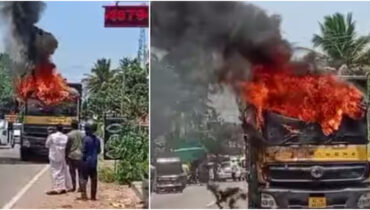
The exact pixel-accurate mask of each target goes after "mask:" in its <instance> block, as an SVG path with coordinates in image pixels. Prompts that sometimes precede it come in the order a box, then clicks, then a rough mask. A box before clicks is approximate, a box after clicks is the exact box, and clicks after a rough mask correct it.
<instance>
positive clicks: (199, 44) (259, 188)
mask: <svg viewBox="0 0 370 210" xmlns="http://www.w3.org/2000/svg"><path fill="white" fill-rule="evenodd" d="M151 8H152V11H151V32H152V33H151V40H152V42H151V44H152V46H154V47H157V48H159V49H161V50H163V51H164V52H166V57H165V58H166V59H167V60H168V61H169V62H170V63H171V64H172V65H173V66H175V69H186V76H189V77H190V79H191V82H188V81H187V80H186V79H188V78H185V79H183V80H182V82H183V83H184V84H186V85H188V86H189V87H192V86H195V85H198V86H199V87H207V88H209V87H212V86H214V85H220V84H221V85H227V86H229V87H231V88H232V89H233V90H234V93H235V96H236V102H237V104H238V108H239V112H240V119H241V122H242V126H243V129H244V133H245V143H246V151H247V152H246V154H247V155H246V160H247V162H248V163H247V167H248V168H249V175H248V183H249V184H248V188H249V189H248V204H249V207H251V208H337V207H338V208H369V207H370V186H369V180H370V179H369V155H370V150H369V149H368V134H367V131H368V111H367V103H368V98H367V81H368V79H367V77H366V76H360V77H358V76H347V77H339V76H337V75H334V74H332V73H329V72H325V71H322V70H321V69H323V68H320V66H319V65H316V63H314V62H315V61H312V60H311V61H310V60H309V59H308V60H304V59H299V60H298V59H295V58H294V56H293V54H294V48H293V47H292V46H291V45H290V43H289V42H288V41H287V40H285V39H283V37H282V35H281V31H280V22H281V17H280V16H279V15H268V14H266V13H265V12H264V10H262V9H260V8H258V7H256V6H254V5H251V4H247V3H244V2H153V3H152V5H151ZM189 66H191V68H189ZM181 75H182V74H181ZM184 75H185V74H184ZM152 84H154V82H152ZM162 84H164V85H163V86H164V87H162V88H163V89H164V90H165V89H166V88H167V89H168V86H167V84H166V83H164V82H163V81H160V82H157V83H156V84H155V85H156V86H158V87H157V88H158V89H160V88H161V85H162ZM200 97H201V96H200ZM161 100H162V101H163V100H164V99H162V98H161ZM163 106H164V105H163ZM221 194H225V193H221ZM221 197H222V196H221ZM219 198H220V197H219ZM222 199H224V198H221V200H222ZM225 199H226V198H225Z"/></svg>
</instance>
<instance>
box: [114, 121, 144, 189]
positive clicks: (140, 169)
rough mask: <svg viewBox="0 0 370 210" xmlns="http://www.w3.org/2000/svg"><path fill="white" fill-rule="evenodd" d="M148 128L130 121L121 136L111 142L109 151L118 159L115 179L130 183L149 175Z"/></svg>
mask: <svg viewBox="0 0 370 210" xmlns="http://www.w3.org/2000/svg"><path fill="white" fill-rule="evenodd" d="M148 143H149V142H148V130H147V128H144V127H139V126H137V125H134V124H131V123H129V124H128V125H127V126H124V128H123V129H122V131H121V134H120V137H119V138H117V139H116V140H114V141H111V142H109V150H110V151H109V152H110V154H111V155H112V156H113V157H116V158H117V159H118V163H117V169H116V171H115V179H116V181H118V183H120V184H130V183H131V182H132V181H141V180H142V179H144V178H146V177H148V170H149V168H148V167H149V166H148V165H149V162H148V151H149V145H148Z"/></svg>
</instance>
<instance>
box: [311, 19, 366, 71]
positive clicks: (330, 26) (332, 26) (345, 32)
mask: <svg viewBox="0 0 370 210" xmlns="http://www.w3.org/2000/svg"><path fill="white" fill-rule="evenodd" d="M319 24H320V30H321V34H320V35H318V34H315V35H314V37H313V39H312V42H313V44H314V47H321V49H322V50H323V52H324V53H326V54H327V55H328V56H329V58H330V60H331V64H332V65H333V66H334V67H336V68H338V67H340V66H342V65H346V66H347V67H348V68H353V67H361V66H362V65H364V64H369V62H368V59H364V58H365V57H367V56H368V55H369V49H368V46H369V43H370V36H369V35H367V36H358V35H357V33H356V30H355V29H356V23H355V21H353V20H352V14H351V13H348V14H347V15H346V17H345V16H344V15H343V14H340V13H335V14H334V15H332V16H326V17H325V18H324V23H319Z"/></svg>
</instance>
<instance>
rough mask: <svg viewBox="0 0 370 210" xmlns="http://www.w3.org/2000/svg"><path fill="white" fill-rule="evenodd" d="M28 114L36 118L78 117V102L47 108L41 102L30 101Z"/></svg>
mask: <svg viewBox="0 0 370 210" xmlns="http://www.w3.org/2000/svg"><path fill="white" fill-rule="evenodd" d="M26 106H27V107H26V114H27V115H34V116H51V115H52V116H76V115H77V106H78V104H77V101H67V102H63V103H60V104H57V105H51V106H45V105H43V104H42V103H41V102H40V101H38V100H35V99H28V100H27V104H26Z"/></svg>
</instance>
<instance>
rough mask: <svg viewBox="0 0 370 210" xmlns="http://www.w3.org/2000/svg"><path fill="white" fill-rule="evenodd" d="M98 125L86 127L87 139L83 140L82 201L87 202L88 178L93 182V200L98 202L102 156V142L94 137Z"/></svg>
mask: <svg viewBox="0 0 370 210" xmlns="http://www.w3.org/2000/svg"><path fill="white" fill-rule="evenodd" d="M96 129H97V127H96V124H90V123H89V124H87V125H85V133H86V135H85V137H84V138H83V143H84V144H83V155H82V170H83V172H82V174H83V176H82V177H83V181H82V188H81V199H82V200H87V194H86V185H87V181H88V178H89V177H90V182H91V200H96V191H97V187H98V172H97V164H98V155H99V154H100V140H99V139H98V138H97V137H96V136H95V135H94V133H95V132H96Z"/></svg>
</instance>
